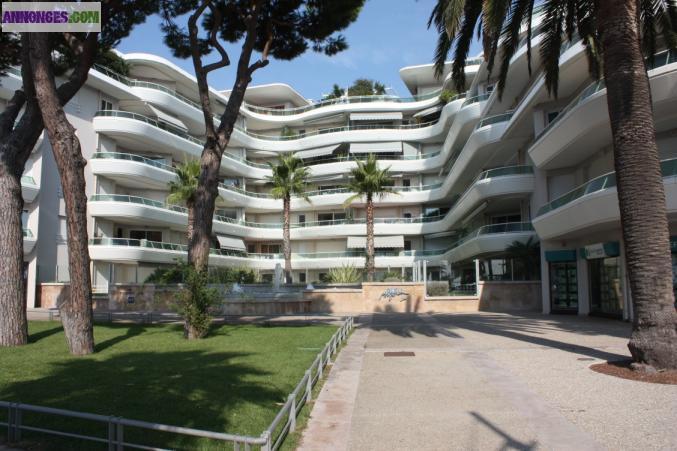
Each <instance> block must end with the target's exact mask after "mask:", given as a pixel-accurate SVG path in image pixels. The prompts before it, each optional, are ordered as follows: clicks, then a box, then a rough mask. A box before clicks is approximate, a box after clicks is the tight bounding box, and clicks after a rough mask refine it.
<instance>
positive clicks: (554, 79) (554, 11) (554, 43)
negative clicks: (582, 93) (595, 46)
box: [541, 0, 564, 97]
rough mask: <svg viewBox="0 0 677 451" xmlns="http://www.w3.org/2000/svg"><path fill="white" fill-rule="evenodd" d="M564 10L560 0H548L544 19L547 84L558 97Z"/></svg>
mask: <svg viewBox="0 0 677 451" xmlns="http://www.w3.org/2000/svg"><path fill="white" fill-rule="evenodd" d="M563 20H564V12H563V8H562V5H561V3H560V1H559V0H546V2H545V11H544V19H543V41H542V42H541V59H542V60H543V67H544V71H545V86H546V88H547V90H548V92H549V93H551V94H553V95H554V96H555V97H557V88H558V84H559V56H560V49H561V47H562V32H563V23H562V22H563Z"/></svg>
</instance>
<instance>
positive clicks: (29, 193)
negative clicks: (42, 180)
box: [21, 175, 40, 202]
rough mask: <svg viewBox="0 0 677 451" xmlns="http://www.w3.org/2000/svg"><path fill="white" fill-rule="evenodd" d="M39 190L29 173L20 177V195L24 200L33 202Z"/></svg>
mask: <svg viewBox="0 0 677 451" xmlns="http://www.w3.org/2000/svg"><path fill="white" fill-rule="evenodd" d="M39 192H40V187H39V186H38V184H37V183H35V179H34V178H33V177H32V176H30V175H24V176H22V177H21V196H22V197H23V198H24V201H26V202H33V201H34V200H35V198H36V197H38V193H39Z"/></svg>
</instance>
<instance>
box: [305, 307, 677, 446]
mask: <svg viewBox="0 0 677 451" xmlns="http://www.w3.org/2000/svg"><path fill="white" fill-rule="evenodd" d="M629 332H630V326H629V324H627V323H623V322H620V321H612V320H602V319H593V318H578V317H561V316H541V315H519V316H518V315H507V314H494V313H478V314H454V315H405V314H399V315H388V314H379V315H374V316H373V317H364V318H362V324H361V327H360V328H359V329H358V330H357V331H356V332H355V333H354V334H353V336H352V337H351V339H350V340H349V343H348V346H347V347H346V348H344V350H343V351H342V352H341V354H340V356H339V358H338V359H337V361H336V364H335V366H334V368H333V369H332V372H331V374H330V377H329V379H328V381H327V383H326V384H325V386H324V388H323V390H322V392H321V394H320V396H319V397H318V399H317V401H316V405H315V407H314V409H313V412H312V415H311V421H310V423H309V425H308V428H307V430H306V431H305V433H304V437H303V440H302V446H301V449H309V450H319V449H332V450H335V449H336V450H340V449H354V450H399V449H401V450H419V449H439V450H443V449H444V450H446V449H463V450H465V449H477V450H487V449H520V450H531V449H547V450H588V449H609V450H619V449H642V450H646V449H677V434H676V433H675V424H677V386H667V385H653V384H646V383H642V382H634V381H627V380H622V379H617V378H613V377H611V376H606V375H602V374H598V373H595V372H593V371H591V370H589V369H588V366H589V365H591V364H593V363H596V362H600V361H603V360H609V359H620V358H625V357H627V356H628V355H629V354H628V351H627V347H626V342H627V337H628V336H629ZM391 352H397V353H401V352H405V353H413V354H414V355H413V356H410V355H409V356H388V355H387V353H391Z"/></svg>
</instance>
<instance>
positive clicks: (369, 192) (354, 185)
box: [343, 153, 395, 282]
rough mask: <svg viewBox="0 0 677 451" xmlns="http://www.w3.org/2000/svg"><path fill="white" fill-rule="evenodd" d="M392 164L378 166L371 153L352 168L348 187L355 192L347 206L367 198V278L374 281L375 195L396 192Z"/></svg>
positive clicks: (380, 195) (348, 200)
mask: <svg viewBox="0 0 677 451" xmlns="http://www.w3.org/2000/svg"><path fill="white" fill-rule="evenodd" d="M389 171H390V166H388V167H387V168H385V169H380V168H379V167H378V162H377V161H376V156H375V155H374V154H373V153H370V154H369V156H368V157H367V159H366V160H364V161H359V160H358V161H357V167H355V168H353V169H351V171H350V174H351V175H352V178H351V180H350V183H349V184H348V189H349V190H350V191H351V192H353V193H355V194H353V195H352V196H350V197H349V198H348V199H346V201H345V203H344V204H343V205H344V206H345V207H347V206H348V205H350V204H351V203H353V202H354V201H355V200H357V199H363V198H366V200H367V261H366V267H367V280H368V281H369V282H373V281H374V272H375V266H374V197H378V198H382V197H383V196H385V195H386V194H389V193H395V191H393V189H392V188H391V187H392V186H393V179H392V178H390V172H389Z"/></svg>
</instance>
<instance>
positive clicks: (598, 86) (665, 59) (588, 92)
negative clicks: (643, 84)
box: [536, 50, 677, 141]
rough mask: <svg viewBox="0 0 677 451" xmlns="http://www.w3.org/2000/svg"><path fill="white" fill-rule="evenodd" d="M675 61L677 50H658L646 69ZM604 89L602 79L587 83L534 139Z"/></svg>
mask: <svg viewBox="0 0 677 451" xmlns="http://www.w3.org/2000/svg"><path fill="white" fill-rule="evenodd" d="M676 62H677V52H674V51H670V50H664V51H662V52H658V53H656V54H655V55H654V60H653V64H649V62H647V70H652V69H656V68H658V67H662V66H666V65H668V64H672V63H676ZM603 89H606V84H605V83H604V80H599V81H595V82H593V83H591V84H590V85H588V86H587V87H586V88H585V89H584V90H583V91H581V93H580V94H579V95H578V96H576V97H575V98H574V99H573V100H572V101H571V102H570V103H569V104H568V105H567V106H566V108H564V109H563V110H562V111H560V112H559V114H558V115H557V116H555V118H554V119H553V120H552V121H550V123H549V124H548V125H547V126H546V127H545V128H544V129H543V130H541V132H540V133H538V135H536V140H537V141H538V140H539V139H540V138H541V137H542V136H543V135H545V134H546V133H547V131H548V130H550V129H552V128H553V127H554V126H555V124H557V122H559V120H560V119H562V118H563V117H565V116H566V115H567V114H569V112H570V111H571V110H573V109H574V108H576V107H577V106H578V105H580V104H581V103H583V102H584V101H585V100H586V99H588V98H589V97H591V96H592V95H593V94H595V93H597V92H599V91H601V90H603Z"/></svg>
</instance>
